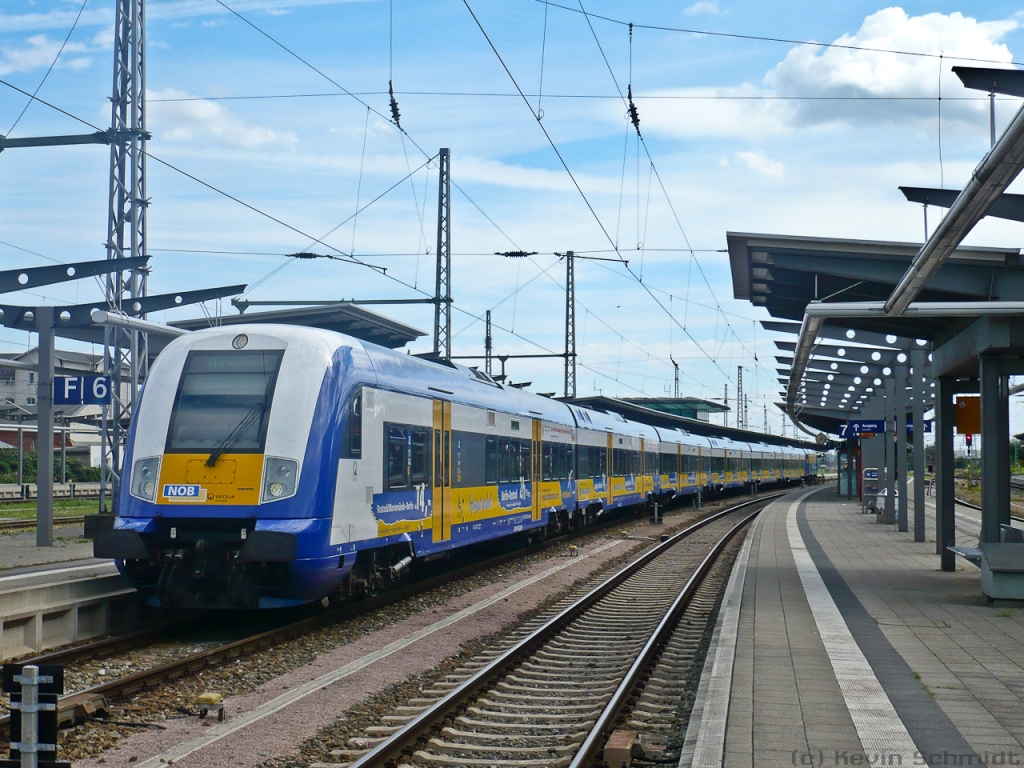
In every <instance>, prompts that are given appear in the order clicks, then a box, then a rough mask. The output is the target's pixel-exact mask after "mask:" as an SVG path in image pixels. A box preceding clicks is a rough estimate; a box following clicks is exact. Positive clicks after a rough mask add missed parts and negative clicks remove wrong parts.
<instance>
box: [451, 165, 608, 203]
mask: <svg viewBox="0 0 1024 768" xmlns="http://www.w3.org/2000/svg"><path fill="white" fill-rule="evenodd" d="M573 175H574V176H575V177H576V181H577V182H578V183H579V185H580V187H582V188H583V191H584V192H588V193H590V192H596V193H605V194H618V192H619V183H618V181H617V180H614V179H606V178H601V177H598V176H591V175H589V174H585V173H578V172H577V173H574V174H573ZM459 177H460V178H464V179H467V180H471V181H479V182H483V183H485V184H494V185H496V186H500V187H510V188H512V189H534V190H549V191H557V192H568V193H570V194H578V193H577V192H576V187H575V186H573V183H572V180H571V179H570V178H569V177H568V176H567V175H566V174H565V172H564V171H561V170H555V171H551V170H547V169H546V168H528V167H525V166H522V165H510V164H508V163H504V162H501V161H500V160H492V159H490V158H483V157H466V158H460V159H459Z"/></svg>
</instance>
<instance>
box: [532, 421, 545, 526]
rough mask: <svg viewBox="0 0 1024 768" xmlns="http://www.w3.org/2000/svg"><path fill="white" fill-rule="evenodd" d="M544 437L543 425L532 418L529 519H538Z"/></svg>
mask: <svg viewBox="0 0 1024 768" xmlns="http://www.w3.org/2000/svg"><path fill="white" fill-rule="evenodd" d="M543 437H544V426H543V424H542V423H541V422H540V420H538V419H533V450H532V451H531V452H530V453H531V455H532V456H533V486H532V487H531V489H530V499H531V501H532V505H533V509H532V514H531V519H533V520H534V521H537V520H540V516H541V515H540V467H541V461H542V460H543V456H542V454H543V450H542V449H543V447H544V444H543V442H542V440H543Z"/></svg>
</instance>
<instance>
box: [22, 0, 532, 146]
mask: <svg viewBox="0 0 1024 768" xmlns="http://www.w3.org/2000/svg"><path fill="white" fill-rule="evenodd" d="M88 3H89V0H82V7H81V8H79V9H78V15H77V16H75V20H74V22H73V23H72V24H71V29H69V30H68V33H67V35H65V37H64V41H63V42H62V43H61V44H60V48H59V49H58V50H57V54H56V55H55V56H54V57H53V61H52V62H50V66H49V67H48V68H47V70H46V73H45V74H44V75H43V79H42V80H40V81H39V85H37V86H36V89H35V90H34V91H33V92H32V97H31V98H29V100H28V101H26V102H25V106H24V107H22V108H21V112H19V113H18V117H17V118H16V119H15V121H14V124H13V125H11V127H10V128H9V129H7V134H6V135H7V136H10V135H11V133H12V132H13V131H14V129H15V128H17V127H18V123H20V122H21V118H23V117H24V116H25V113H26V112H27V111H28V108H29V107H30V106H32V101H33V99H34V98H35V96H36V95H37V94H38V93H39V91H40V90H41V89H42V87H43V85H44V84H45V83H46V80H47V79H48V78H49V77H50V73H51V72H53V68H54V67H55V66H57V62H58V61H59V60H60V57H61V54H62V53H64V49H65V48H66V47H67V45H68V41H69V40H70V39H71V35H73V34H74V33H75V28H76V27H77V26H78V22H79V21H80V20H81V18H82V13H84V12H85V6H86V5H88ZM545 13H546V12H545Z"/></svg>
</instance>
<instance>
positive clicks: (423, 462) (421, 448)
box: [411, 427, 430, 485]
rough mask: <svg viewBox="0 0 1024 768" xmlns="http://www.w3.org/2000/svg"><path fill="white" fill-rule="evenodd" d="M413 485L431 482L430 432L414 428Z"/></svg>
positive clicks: (425, 429) (422, 428)
mask: <svg viewBox="0 0 1024 768" xmlns="http://www.w3.org/2000/svg"><path fill="white" fill-rule="evenodd" d="M411 461H412V484H413V485H425V484H426V483H429V482H430V430H429V429H427V428H426V427H413V430H412V456H411Z"/></svg>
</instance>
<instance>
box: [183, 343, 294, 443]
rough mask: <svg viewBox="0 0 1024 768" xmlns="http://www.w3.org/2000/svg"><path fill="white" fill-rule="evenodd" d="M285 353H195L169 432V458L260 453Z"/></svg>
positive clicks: (187, 365)
mask: <svg viewBox="0 0 1024 768" xmlns="http://www.w3.org/2000/svg"><path fill="white" fill-rule="evenodd" d="M282 355H283V352H282V351H280V350H253V351H245V352H222V351H215V352H207V351H193V352H190V353H189V355H188V358H187V359H186V360H185V368H184V371H183V372H182V375H181V382H180V383H179V385H178V394H177V397H176V398H175V402H174V410H173V411H172V413H171V425H170V429H168V432H167V452H168V453H210V452H224V451H227V450H230V452H231V453H259V452H261V451H262V450H263V444H264V441H265V439H266V434H267V423H268V421H269V418H270V404H271V402H272V401H273V397H274V386H275V385H276V383H277V371H278V368H280V366H281V357H282Z"/></svg>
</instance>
